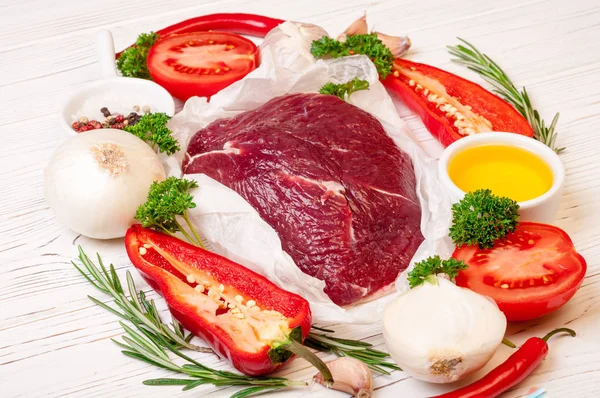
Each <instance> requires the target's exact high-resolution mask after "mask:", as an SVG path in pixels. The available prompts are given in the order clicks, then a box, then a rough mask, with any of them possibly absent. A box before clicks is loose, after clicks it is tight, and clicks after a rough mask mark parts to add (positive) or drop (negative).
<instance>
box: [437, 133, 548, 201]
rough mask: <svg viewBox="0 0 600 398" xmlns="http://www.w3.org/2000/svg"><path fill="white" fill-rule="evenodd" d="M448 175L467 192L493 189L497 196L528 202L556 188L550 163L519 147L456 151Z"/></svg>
mask: <svg viewBox="0 0 600 398" xmlns="http://www.w3.org/2000/svg"><path fill="white" fill-rule="evenodd" d="M448 175H449V177H450V179H451V180H452V182H453V183H454V184H455V185H456V186H457V187H458V188H460V189H461V190H462V191H463V192H471V191H475V190H477V189H490V190H491V191H492V192H493V193H494V194H495V195H498V196H505V197H509V198H511V199H513V200H516V201H517V202H525V201H528V200H531V199H535V198H537V197H539V196H542V195H543V194H545V193H546V192H548V190H549V189H550V188H551V187H552V182H553V176H552V170H551V169H550V166H549V165H548V164H547V163H546V162H544V161H543V160H542V159H541V158H540V157H539V156H537V155H535V154H533V153H532V152H530V151H527V150H525V149H521V148H519V147H516V146H510V145H502V144H486V145H479V146H474V147H470V148H465V149H464V150H462V151H460V152H458V153H456V154H455V155H454V156H453V157H452V158H451V159H450V162H449V163H448Z"/></svg>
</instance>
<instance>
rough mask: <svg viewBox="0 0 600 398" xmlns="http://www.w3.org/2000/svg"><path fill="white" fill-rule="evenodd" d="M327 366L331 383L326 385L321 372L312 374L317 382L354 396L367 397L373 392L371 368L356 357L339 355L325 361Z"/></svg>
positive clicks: (358, 397) (357, 397)
mask: <svg viewBox="0 0 600 398" xmlns="http://www.w3.org/2000/svg"><path fill="white" fill-rule="evenodd" d="M327 367H328V368H329V371H331V375H332V376H333V380H334V381H333V384H332V385H330V386H327V385H326V383H325V381H323V375H322V374H321V373H317V374H316V375H315V376H314V379H315V381H317V383H319V384H322V385H324V386H326V387H328V388H331V389H333V390H338V391H344V392H347V393H348V394H352V395H353V396H354V397H356V398H369V397H371V395H372V394H373V374H372V373H371V369H369V368H368V367H367V365H365V364H364V363H362V362H361V361H359V360H358V359H354V358H350V357H340V358H337V359H335V360H333V361H331V362H327Z"/></svg>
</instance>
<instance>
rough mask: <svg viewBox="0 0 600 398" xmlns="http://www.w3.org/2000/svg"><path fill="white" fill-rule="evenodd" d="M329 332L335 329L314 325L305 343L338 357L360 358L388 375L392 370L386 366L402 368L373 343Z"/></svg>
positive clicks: (374, 368) (369, 365)
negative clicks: (389, 359) (335, 335)
mask: <svg viewBox="0 0 600 398" xmlns="http://www.w3.org/2000/svg"><path fill="white" fill-rule="evenodd" d="M317 332H324V333H317ZM327 333H334V331H333V330H330V329H324V328H320V327H317V326H314V325H313V326H312V330H311V331H310V333H309V334H308V336H307V337H306V340H304V345H306V346H307V347H311V348H314V349H315V350H319V351H324V352H331V353H333V354H335V355H337V356H338V357H344V356H345V357H351V358H355V359H358V360H359V361H361V362H363V363H365V365H367V366H368V367H369V368H370V369H371V370H373V371H375V372H379V373H383V374H386V375H389V374H390V372H389V371H388V370H386V369H385V368H387V369H390V370H392V371H394V370H402V369H400V367H398V366H397V365H396V364H394V363H391V362H387V361H385V360H384V358H387V357H389V354H388V353H387V352H384V351H379V350H376V349H374V348H373V344H371V343H367V342H365V341H360V340H350V339H340V338H338V337H333V336H332V335H331V334H327Z"/></svg>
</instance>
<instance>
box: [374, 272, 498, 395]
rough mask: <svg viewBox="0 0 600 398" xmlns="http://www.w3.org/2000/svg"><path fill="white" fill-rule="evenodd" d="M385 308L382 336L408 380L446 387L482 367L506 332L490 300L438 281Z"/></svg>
mask: <svg viewBox="0 0 600 398" xmlns="http://www.w3.org/2000/svg"><path fill="white" fill-rule="evenodd" d="M435 279H436V280H437V283H435V284H432V283H429V282H425V283H423V284H422V285H420V286H417V287H415V288H413V289H411V290H409V291H408V292H406V293H404V294H402V295H400V296H399V297H398V298H397V299H396V300H394V301H393V302H391V303H390V304H388V306H387V307H386V309H385V311H384V314H383V336H384V339H385V342H386V345H387V348H388V350H389V353H390V355H391V356H392V358H393V359H394V360H395V361H396V363H397V364H398V366H400V367H401V368H402V369H403V370H404V371H405V372H407V373H409V374H410V375H411V376H413V377H415V378H417V379H420V380H424V381H428V382H432V383H450V382H453V381H456V380H460V379H462V378H463V377H465V376H466V375H468V374H470V373H472V372H475V371H477V370H479V369H481V368H482V367H483V366H484V365H485V364H486V363H487V362H488V361H489V360H490V359H491V358H492V355H494V352H495V351H496V349H497V348H498V345H499V344H500V343H501V342H502V338H503V337H504V333H505V331H506V317H505V316H504V314H503V313H502V312H500V310H499V309H498V307H497V306H496V304H495V303H494V302H492V301H491V300H489V299H488V298H486V297H484V296H482V295H480V294H478V293H475V292H473V291H472V290H469V289H465V288H461V287H458V286H456V285H455V284H454V283H452V282H450V281H449V280H447V279H445V278H442V277H436V278H435Z"/></svg>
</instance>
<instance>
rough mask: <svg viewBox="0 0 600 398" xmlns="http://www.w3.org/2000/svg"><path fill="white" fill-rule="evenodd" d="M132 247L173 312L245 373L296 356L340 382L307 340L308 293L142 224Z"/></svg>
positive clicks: (128, 239) (132, 235)
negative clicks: (289, 288) (286, 287)
mask: <svg viewBox="0 0 600 398" xmlns="http://www.w3.org/2000/svg"><path fill="white" fill-rule="evenodd" d="M125 247H126V249H127V254H128V256H129V259H130V260H131V262H132V263H133V265H134V266H135V267H136V268H137V269H138V270H139V271H140V272H141V273H142V275H143V276H144V277H145V278H146V279H147V280H148V281H149V283H150V284H151V285H152V286H153V287H154V288H156V289H157V290H158V291H160V293H161V294H162V296H163V297H164V298H165V300H166V301H167V304H168V305H169V309H170V310H171V313H172V314H173V316H174V317H175V318H176V319H177V320H178V321H179V322H181V324H182V325H183V326H184V327H185V328H186V329H188V330H190V331H191V332H192V333H194V334H195V335H196V336H199V337H200V338H202V339H203V340H204V341H205V342H206V343H207V344H209V345H210V346H211V347H212V348H213V349H214V350H215V351H216V352H218V353H219V354H220V355H221V356H222V357H223V358H227V359H229V360H230V361H231V363H232V364H233V366H234V367H235V368H236V369H238V370H239V371H241V372H242V373H244V374H247V375H253V376H255V375H263V374H267V373H271V372H273V371H274V370H276V369H277V368H279V367H280V366H281V365H283V364H284V363H285V362H287V360H288V359H290V358H291V357H292V355H294V354H295V355H299V356H302V357H303V358H304V359H306V360H307V361H309V362H310V363H311V364H312V365H314V366H315V367H317V368H318V369H319V371H320V372H321V373H322V375H323V378H324V380H325V381H326V382H327V383H332V382H333V378H332V376H331V372H330V371H329V369H328V368H327V366H325V364H324V363H323V362H322V361H321V360H320V359H319V358H318V357H317V356H316V355H315V354H313V353H312V351H310V350H309V349H308V348H306V347H304V346H303V345H302V341H303V340H304V338H305V337H306V335H307V334H308V332H309V331H310V321H311V312H310V306H309V304H308V301H306V300H305V299H304V298H302V297H300V296H298V295H297V294H294V293H290V292H287V291H285V290H283V289H280V288H279V287H277V285H275V284H274V283H272V282H271V281H269V280H268V279H266V278H265V277H263V276H261V275H259V274H257V273H255V272H253V271H251V270H249V269H247V268H245V267H243V266H242V265H239V264H236V263H234V262H233V261H230V260H228V259H226V258H225V257H221V256H219V255H217V254H214V253H211V252H208V251H206V250H204V249H201V248H199V247H197V246H193V245H190V244H188V243H186V242H184V241H182V240H179V239H178V238H175V237H172V236H169V235H165V234H163V233H159V232H155V231H153V230H150V229H146V228H143V227H142V226H141V225H139V224H138V225H134V226H132V227H131V228H130V229H129V230H128V231H127V235H126V236H125ZM142 249H143V250H142ZM200 285H202V288H201V289H198V288H197V286H200Z"/></svg>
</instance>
